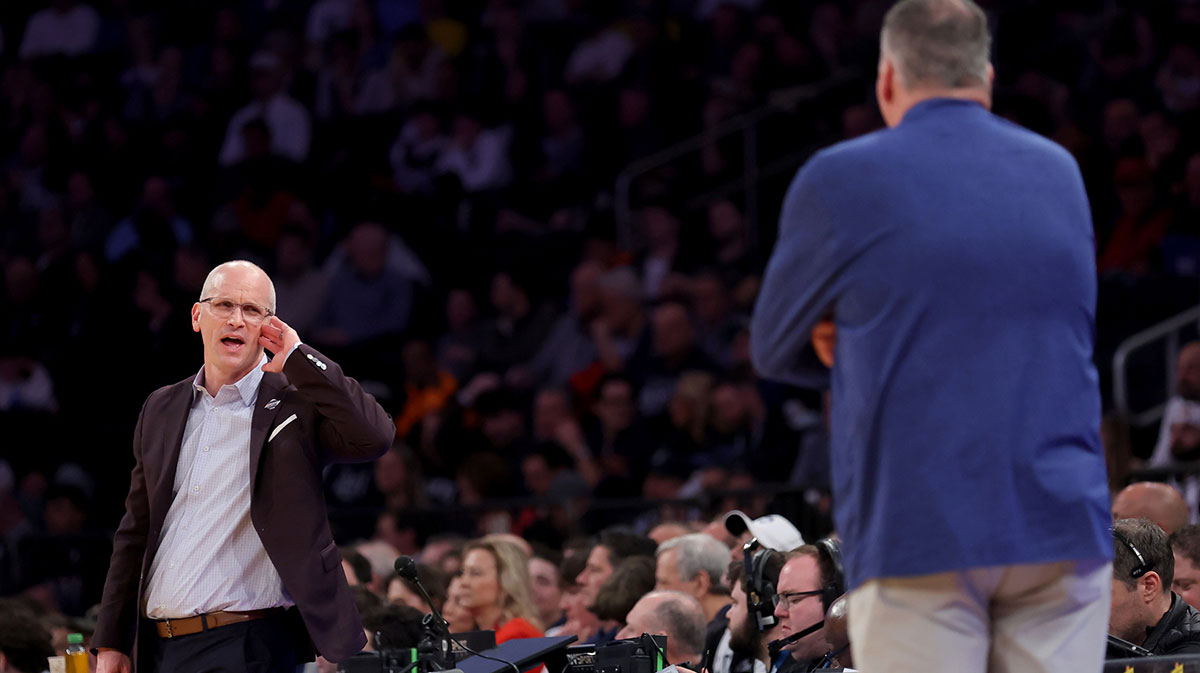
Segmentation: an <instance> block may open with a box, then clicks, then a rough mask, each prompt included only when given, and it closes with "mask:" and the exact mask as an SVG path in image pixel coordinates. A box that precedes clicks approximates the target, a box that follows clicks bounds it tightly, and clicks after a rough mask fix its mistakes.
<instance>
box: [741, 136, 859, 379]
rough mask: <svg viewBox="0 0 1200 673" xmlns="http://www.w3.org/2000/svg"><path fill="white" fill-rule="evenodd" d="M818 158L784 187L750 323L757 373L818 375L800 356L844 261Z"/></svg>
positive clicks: (833, 295) (828, 304)
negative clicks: (822, 186)
mask: <svg viewBox="0 0 1200 673" xmlns="http://www.w3.org/2000/svg"><path fill="white" fill-rule="evenodd" d="M819 157H820V155H818V156H817V157H814V158H813V159H811V160H810V161H809V163H808V164H806V165H805V166H804V168H802V169H801V170H800V172H799V173H798V174H797V175H796V178H795V179H794V180H793V181H792V185H791V187H789V188H788V192H787V195H786V197H785V198H784V202H783V210H782V212H781V213H780V216H779V240H778V241H777V242H776V244H775V251H774V252H773V253H772V254H771V259H770V261H769V262H768V263H767V270H766V273H765V275H764V276H763V283H762V289H761V291H760V293H759V296H758V301H757V302H756V303H755V306H754V314H753V316H752V318H751V323H750V354H751V358H752V360H753V362H754V366H755V368H756V369H757V370H758V372H759V373H760V374H761V375H762V376H764V377H766V378H770V379H776V380H780V381H785V382H788V383H796V384H801V385H803V384H805V383H806V381H807V380H809V379H810V378H811V377H812V376H823V375H824V368H823V367H821V366H820V364H819V363H818V362H817V361H816V359H815V358H813V357H808V358H805V357H803V356H804V355H805V354H806V352H807V350H808V344H809V340H810V332H811V331H812V328H813V326H814V325H815V324H816V323H817V321H818V320H819V319H820V318H821V317H823V316H824V315H825V314H826V313H828V312H829V311H830V310H831V309H832V308H833V305H834V303H835V301H836V300H837V296H838V294H839V292H840V291H841V287H840V286H841V284H842V283H844V280H843V278H842V277H841V275H840V272H841V271H842V269H843V268H844V266H845V264H846V263H847V260H846V259H844V256H845V253H844V252H843V250H842V247H843V246H841V245H840V244H839V241H838V237H837V232H836V231H835V228H834V226H833V222H832V220H831V218H830V215H829V212H828V211H827V209H826V205H825V203H824V202H823V200H822V198H821V195H820V190H819V188H818V184H817V183H818V178H817V171H818V170H819V169H818V164H819Z"/></svg>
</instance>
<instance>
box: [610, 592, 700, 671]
mask: <svg viewBox="0 0 1200 673" xmlns="http://www.w3.org/2000/svg"><path fill="white" fill-rule="evenodd" d="M704 624H705V621H704V608H703V607H702V606H701V605H700V601H698V600H696V599H695V598H693V597H692V596H689V595H687V594H685V593H683V592H681V591H651V592H650V593H648V594H646V595H645V596H642V598H641V600H639V601H638V602H637V603H636V604H634V606H633V609H632V610H630V611H629V615H628V616H626V617H625V627H624V628H622V629H621V630H620V631H618V632H617V638H618V639H626V638H637V637H638V636H641V635H642V634H649V635H652V636H666V637H667V652H666V654H667V661H668V662H669V663H672V664H675V665H676V666H680V667H686V668H698V667H699V666H700V656H701V654H702V652H701V650H702V649H703V648H704Z"/></svg>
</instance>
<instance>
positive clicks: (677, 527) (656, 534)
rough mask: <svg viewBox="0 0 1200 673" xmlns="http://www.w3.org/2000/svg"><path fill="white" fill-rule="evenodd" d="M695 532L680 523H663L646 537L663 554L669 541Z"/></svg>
mask: <svg viewBox="0 0 1200 673" xmlns="http://www.w3.org/2000/svg"><path fill="white" fill-rule="evenodd" d="M695 530H696V528H695V526H691V525H689V524H686V523H681V522H679V521H663V522H662V523H660V524H658V525H656V526H655V527H654V528H651V529H650V532H648V533H646V537H648V538H650V539H651V540H654V541H655V542H656V543H657V544H658V546H659V552H661V550H662V546H663V544H664V543H666V542H668V541H669V540H674V539H675V538H677V537H683V536H684V535H688V534H689V533H692V532H694V531H695ZM710 537H711V536H710ZM713 539H716V538H713ZM657 553H658V552H656V554H657ZM656 581H657V580H656Z"/></svg>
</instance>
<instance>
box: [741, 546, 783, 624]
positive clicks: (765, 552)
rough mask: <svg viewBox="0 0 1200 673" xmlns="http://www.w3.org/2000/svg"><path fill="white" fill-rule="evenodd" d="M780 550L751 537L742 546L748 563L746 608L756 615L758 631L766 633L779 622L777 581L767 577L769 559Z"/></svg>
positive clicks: (755, 620) (755, 621)
mask: <svg viewBox="0 0 1200 673" xmlns="http://www.w3.org/2000/svg"><path fill="white" fill-rule="evenodd" d="M778 553H779V552H777V551H775V550H774V549H768V548H766V547H764V546H762V544H760V543H759V541H758V538H751V539H750V541H749V542H747V543H746V544H745V546H743V547H742V555H743V556H744V558H745V564H746V609H747V611H748V612H749V613H750V614H752V615H754V623H755V625H756V626H758V632H759V633H764V632H766V631H768V630H770V629H771V627H773V626H775V624H776V623H778V620H776V619H775V582H772V581H770V580H768V579H767V578H766V569H767V560H768V559H770V558H771V555H772V554H778Z"/></svg>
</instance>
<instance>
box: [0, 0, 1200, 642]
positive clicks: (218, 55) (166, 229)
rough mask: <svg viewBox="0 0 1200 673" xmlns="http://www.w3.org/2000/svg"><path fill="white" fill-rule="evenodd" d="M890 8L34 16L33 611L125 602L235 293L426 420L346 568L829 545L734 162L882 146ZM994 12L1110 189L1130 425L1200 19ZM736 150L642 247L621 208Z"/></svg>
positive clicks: (400, 456)
mask: <svg viewBox="0 0 1200 673" xmlns="http://www.w3.org/2000/svg"><path fill="white" fill-rule="evenodd" d="M889 4H890V3H889V2H887V1H886V0H853V1H852V0H842V1H827V2H815V3H796V2H788V1H786V0H737V1H727V0H698V1H696V0H686V1H683V0H680V1H659V0H621V1H619V2H607V1H600V0H526V1H520V2H517V1H511V0H465V1H456V2H445V1H443V0H253V1H248V2H247V1H243V2H211V1H208V0H178V1H175V2H171V3H156V2H146V1H142V0H103V1H100V0H98V1H96V2H81V1H79V0H53V1H49V2H34V1H33V0H14V1H12V2H5V3H3V5H2V6H0V73H2V76H0V89H2V90H3V94H4V95H3V96H2V97H0V162H2V164H0V264H2V266H3V271H4V273H3V278H2V279H0V290H2V291H0V327H2V330H3V331H2V332H0V433H2V434H0V436H3V437H4V439H3V441H2V442H0V446H2V448H0V535H2V536H3V544H0V595H3V594H15V593H18V592H21V593H24V594H25V595H26V596H27V597H30V598H31V599H33V600H35V601H37V602H38V603H39V604H40V605H42V606H43V609H48V610H53V611H55V613H64V614H69V615H73V616H79V615H83V614H84V613H85V612H86V611H87V610H88V608H89V607H90V606H92V605H94V603H95V602H96V601H97V599H98V597H99V590H100V584H101V583H102V582H103V577H104V569H105V567H106V565H107V558H108V554H109V551H110V543H111V539H110V536H109V533H108V531H110V530H111V529H112V528H113V527H114V526H115V524H116V520H117V518H118V517H119V515H120V513H121V511H122V507H121V503H122V498H123V496H124V494H125V492H126V488H127V484H128V482H127V475H128V470H129V468H130V466H131V465H132V456H131V455H130V451H129V445H130V444H129V441H130V436H131V433H132V430H133V424H134V421H135V419H136V418H137V412H138V408H139V405H140V404H141V401H142V400H144V399H145V397H146V395H147V394H148V393H149V392H150V391H152V390H153V389H155V388H156V387H158V386H161V385H165V384H169V383H173V382H175V381H178V380H180V379H182V378H184V377H189V376H192V375H193V374H194V372H195V371H196V370H197V369H198V368H199V366H200V364H201V349H200V344H199V340H198V338H197V337H196V335H194V334H191V333H190V325H189V324H188V323H189V314H188V311H189V308H190V307H191V305H192V303H193V302H194V301H195V300H196V299H197V298H198V297H199V292H200V288H201V285H202V283H203V280H204V276H205V274H206V273H207V271H208V269H210V268H211V267H212V266H214V265H215V264H216V263H219V262H220V261H224V260H226V259H231V258H244V259H250V260H253V261H255V262H257V263H259V264H261V265H262V266H263V267H264V268H266V269H268V270H269V271H270V272H271V274H272V276H273V278H274V280H275V284H276V288H277V291H278V314H279V315H280V316H281V318H282V319H283V320H285V321H287V322H288V323H289V324H290V325H292V326H293V327H295V328H296V329H297V330H298V331H299V333H300V335H301V338H302V339H303V340H304V341H305V342H306V343H310V344H312V345H314V346H316V347H317V348H320V349H321V350H322V351H323V352H325V353H327V354H328V355H329V356H330V357H331V358H333V359H335V360H336V361H337V362H339V363H340V364H341V365H342V366H343V367H344V368H345V370H346V371H347V372H348V373H349V374H350V375H352V376H354V377H356V378H358V379H360V380H362V381H363V382H364V385H365V386H366V387H367V388H368V390H370V391H371V392H372V393H374V394H375V395H376V396H377V398H378V399H379V400H380V401H381V403H382V404H383V405H384V407H385V409H387V410H388V411H389V412H390V413H391V414H392V415H393V416H394V418H395V421H396V427H397V437H398V440H397V443H396V445H395V447H394V448H393V450H392V451H390V452H389V453H388V454H387V455H385V456H384V457H383V458H382V459H381V460H380V461H379V462H378V463H377V464H375V465H368V466H338V467H336V468H334V469H331V470H330V471H329V472H328V473H327V475H326V491H327V493H326V495H327V499H328V501H329V502H330V505H331V511H332V513H333V516H334V525H335V532H336V533H337V536H338V540H339V542H342V543H349V542H352V541H355V540H373V541H375V542H378V543H381V544H386V545H387V546H388V548H389V549H391V550H393V551H394V552H395V553H401V554H410V555H420V556H421V557H422V558H425V557H426V555H427V554H432V552H430V549H431V547H435V546H436V545H437V544H444V543H445V542H446V539H448V538H447V536H449V538H452V539H458V538H461V539H471V538H473V537H475V536H478V535H482V534H488V533H500V534H515V535H518V536H520V537H521V538H522V539H524V540H527V541H533V542H536V543H538V544H540V545H545V546H546V547H547V548H548V549H550V550H551V552H552V553H553V554H561V553H562V552H563V551H564V550H569V549H571V547H570V544H571V540H574V539H578V538H579V536H587V535H591V534H594V533H596V532H597V531H600V530H602V529H605V528H607V527H609V526H612V525H614V524H622V525H625V526H628V527H630V528H631V529H632V530H633V531H634V532H636V533H639V534H645V533H648V532H649V531H651V530H652V529H653V528H654V527H655V526H656V525H659V524H661V523H662V522H664V521H681V522H683V524H685V525H687V526H692V525H694V524H697V522H699V524H701V525H702V524H705V523H707V522H709V521H711V520H712V519H713V517H716V516H718V515H720V514H721V513H723V512H725V511H727V510H730V509H732V508H734V507H741V508H743V509H744V510H745V511H747V512H749V513H750V514H751V515H752V516H759V515H763V514H767V513H769V512H776V513H785V514H787V515H788V516H789V518H791V519H792V520H793V521H794V522H795V523H796V525H797V527H798V528H799V529H800V531H801V532H802V533H803V534H804V536H805V537H806V538H810V539H815V538H816V537H820V536H822V535H824V534H825V533H826V532H828V529H829V522H828V512H829V496H828V455H827V452H828V448H827V427H826V418H827V417H826V413H825V412H826V409H825V406H826V404H827V402H826V397H825V395H824V392H823V388H824V387H825V385H826V382H825V381H821V380H814V381H813V383H812V386H811V387H810V388H794V387H787V386H783V385H780V384H776V383H773V382H769V381H764V380H761V379H760V378H759V377H758V376H757V375H756V373H755V372H754V370H753V367H752V366H751V365H750V362H749V356H748V351H747V328H746V324H747V316H748V314H749V312H750V310H751V308H752V306H753V303H754V299H755V294H756V291H757V287H758V280H759V276H760V274H761V271H762V267H763V264H764V261H765V259H766V256H767V254H768V253H769V250H770V245H771V242H772V240H773V238H774V220H775V216H776V214H777V209H778V204H779V202H780V197H781V195H782V190H783V188H784V187H785V186H786V182H787V179H788V178H789V177H790V173H791V170H792V168H794V164H792V165H788V166H787V167H786V168H787V170H781V171H776V174H775V175H774V177H769V176H767V175H766V172H764V178H763V181H762V183H761V185H759V191H758V192H757V193H756V194H754V195H753V196H754V198H753V199H751V198H750V195H747V194H746V193H744V192H742V191H739V190H738V189H729V188H728V185H730V184H740V183H738V180H739V179H740V178H741V173H742V168H743V166H744V161H745V160H746V155H745V154H744V153H745V151H746V147H745V145H744V144H743V143H742V140H741V138H740V136H736V135H734V136H722V135H721V134H720V130H721V128H722V127H723V126H722V125H723V124H726V123H728V122H730V121H731V120H733V119H735V118H736V117H737V116H738V115H740V114H742V113H745V112H750V111H754V110H758V109H760V108H761V107H762V106H763V105H765V104H767V103H768V102H777V101H778V100H779V99H780V98H781V97H782V98H785V99H786V98H788V96H789V95H790V96H791V99H792V100H800V101H801V102H800V103H798V104H796V105H794V106H788V105H781V107H780V109H779V111H778V112H777V113H776V114H775V115H774V116H773V117H771V120H772V121H771V123H765V124H763V126H762V129H761V131H760V132H759V138H758V142H759V144H760V148H759V152H758V156H759V159H760V160H761V161H763V162H764V165H765V164H766V162H768V161H771V160H774V159H775V158H781V160H782V158H786V156H787V155H788V154H789V153H794V152H795V151H796V150H798V149H801V148H803V147H806V146H819V145H823V144H827V143H829V142H833V141H836V140H839V139H842V138H848V137H852V136H856V135H860V134H862V133H866V132H869V131H872V130H875V129H877V128H879V127H881V125H882V122H881V120H880V119H879V117H878V113H877V112H876V110H875V107H874V104H873V100H872V95H873V94H872V81H873V78H874V71H875V61H876V57H877V45H876V41H877V36H878V34H879V22H880V19H881V17H882V14H883V12H884V11H886V9H887V7H888V6H889ZM982 4H983V6H984V7H985V9H987V10H988V12H989V16H990V18H991V20H992V23H993V31H994V34H995V36H996V47H995V55H994V61H995V64H996V73H997V80H996V101H995V110H996V112H997V113H999V114H1001V115H1003V116H1006V117H1008V118H1010V119H1012V120H1014V121H1016V122H1017V123H1020V124H1023V125H1025V126H1027V127H1029V128H1031V129H1033V130H1035V131H1037V132H1039V133H1042V134H1044V135H1046V136H1048V137H1051V138H1053V139H1054V140H1056V141H1057V142H1059V143H1061V144H1063V145H1064V146H1065V147H1067V148H1068V149H1070V151H1071V152H1072V153H1073V154H1074V155H1075V156H1076V157H1077V158H1078V160H1079V162H1080V165H1081V167H1082V168H1083V172H1084V175H1085V179H1086V181H1087V185H1088V191H1089V195H1090V197H1091V200H1092V206H1093V216H1094V221H1095V226H1096V245H1097V260H1098V270H1099V273H1100V282H1101V293H1100V298H1099V314H1098V324H1097V330H1098V339H1099V345H1098V349H1097V361H1098V363H1099V368H1100V371H1101V373H1102V378H1104V379H1105V380H1104V392H1105V395H1106V397H1107V395H1108V394H1109V393H1110V390H1109V383H1108V380H1107V375H1108V372H1109V371H1110V367H1109V365H1108V364H1107V363H1108V362H1109V361H1110V360H1111V355H1112V352H1113V350H1114V349H1115V347H1116V345H1117V344H1118V343H1119V342H1120V340H1121V339H1122V338H1124V337H1125V336H1127V335H1129V334H1131V333H1133V332H1135V331H1137V330H1139V329H1141V328H1144V327H1146V326H1147V325H1150V324H1153V323H1154V322H1156V321H1158V320H1161V319H1163V318H1165V317H1168V316H1170V315H1172V314H1174V313H1175V312H1177V311H1179V310H1181V309H1183V308H1186V307H1188V306H1190V305H1193V304H1195V303H1196V301H1197V300H1200V292H1198V290H1200V283H1198V282H1197V276H1200V153H1198V151H1200V144H1198V143H1197V137H1196V130H1197V129H1198V128H1200V126H1198V125H1197V124H1196V119H1197V115H1198V114H1200V112H1198V111H1200V51H1198V49H1197V47H1196V45H1195V43H1194V40H1193V39H1192V38H1193V37H1194V35H1195V34H1197V30H1198V29H1200V4H1198V3H1195V2H1191V1H1187V0H1177V1H1173V0H1150V1H1146V2H1137V3H1132V2H1116V3H1109V4H1107V5H1106V8H1105V9H1104V10H1103V11H1101V10H1100V9H1098V8H1097V7H1096V6H1095V4H1094V3H1090V2H1082V0H1071V1H1067V2H1059V3H1037V2H1020V1H1015V0H1014V1H1010V2H1001V1H996V2H984V3H982ZM831 81H836V82H839V85H838V86H836V87H826V88H825V89H821V86H822V84H823V83H828V82H831ZM810 85H811V86H810ZM798 89H799V90H805V91H807V90H810V89H811V90H817V89H821V90H825V91H827V93H825V94H820V95H815V96H814V95H809V94H802V95H800V96H799V98H797V94H796V91H797V90H798ZM696 136H699V137H701V138H705V139H707V140H706V141H705V142H703V143H701V146H700V147H699V149H698V150H697V151H696V152H693V153H691V154H687V155H685V156H683V157H681V158H680V159H679V160H677V161H674V162H672V163H669V164H668V165H666V166H665V167H664V168H662V169H659V170H656V171H654V172H652V173H651V174H649V175H647V176H645V177H644V178H643V179H639V180H638V181H637V182H636V184H635V185H634V189H633V190H632V192H633V193H632V195H631V196H632V199H633V202H632V206H633V220H632V222H623V221H621V220H620V219H619V218H618V217H617V214H616V211H615V210H614V203H615V201H614V199H615V198H617V195H616V194H615V192H614V181H615V179H616V177H617V175H618V173H619V172H620V171H621V170H622V169H623V168H624V167H625V166H627V165H628V164H629V163H630V162H632V161H634V160H636V159H639V158H643V157H646V156H648V155H651V154H653V153H655V152H656V151H658V150H661V149H664V148H667V147H670V146H671V145H672V144H673V143H675V142H677V141H680V140H683V139H687V138H691V137H696ZM731 138H732V139H731ZM785 150H786V151H785ZM731 181H732V183H731ZM1013 198H1020V195H1013ZM752 203H754V204H757V205H756V207H755V208H751V204H752ZM627 225H628V226H629V228H630V231H631V233H632V234H633V235H632V237H631V238H630V237H627V236H626V235H625V233H626V229H625V227H626V226H627ZM1019 272H1020V270H1019V269H1014V273H1019ZM1149 448H1150V447H1149V446H1146V447H1144V449H1149ZM1144 449H1143V450H1144ZM1135 453H1136V451H1135ZM1144 454H1145V455H1147V456H1148V455H1149V453H1148V451H1144ZM435 556H436V555H435ZM535 556H536V554H535ZM568 556H570V554H568ZM556 559H557V556H552V557H550V560H551V561H552V562H554V563H555V564H556V566H557V560H556ZM433 565H437V563H434V564H433ZM631 572H632V571H631ZM565 576H568V577H567V579H568V580H570V579H571V578H572V577H575V576H577V573H576V575H571V573H569V572H568V573H566V575H565ZM377 588H378V587H377ZM380 591H382V589H380ZM546 617H547V615H542V617H541V620H540V623H541V625H542V626H549V625H550V622H549V621H548V620H547V619H546Z"/></svg>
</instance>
